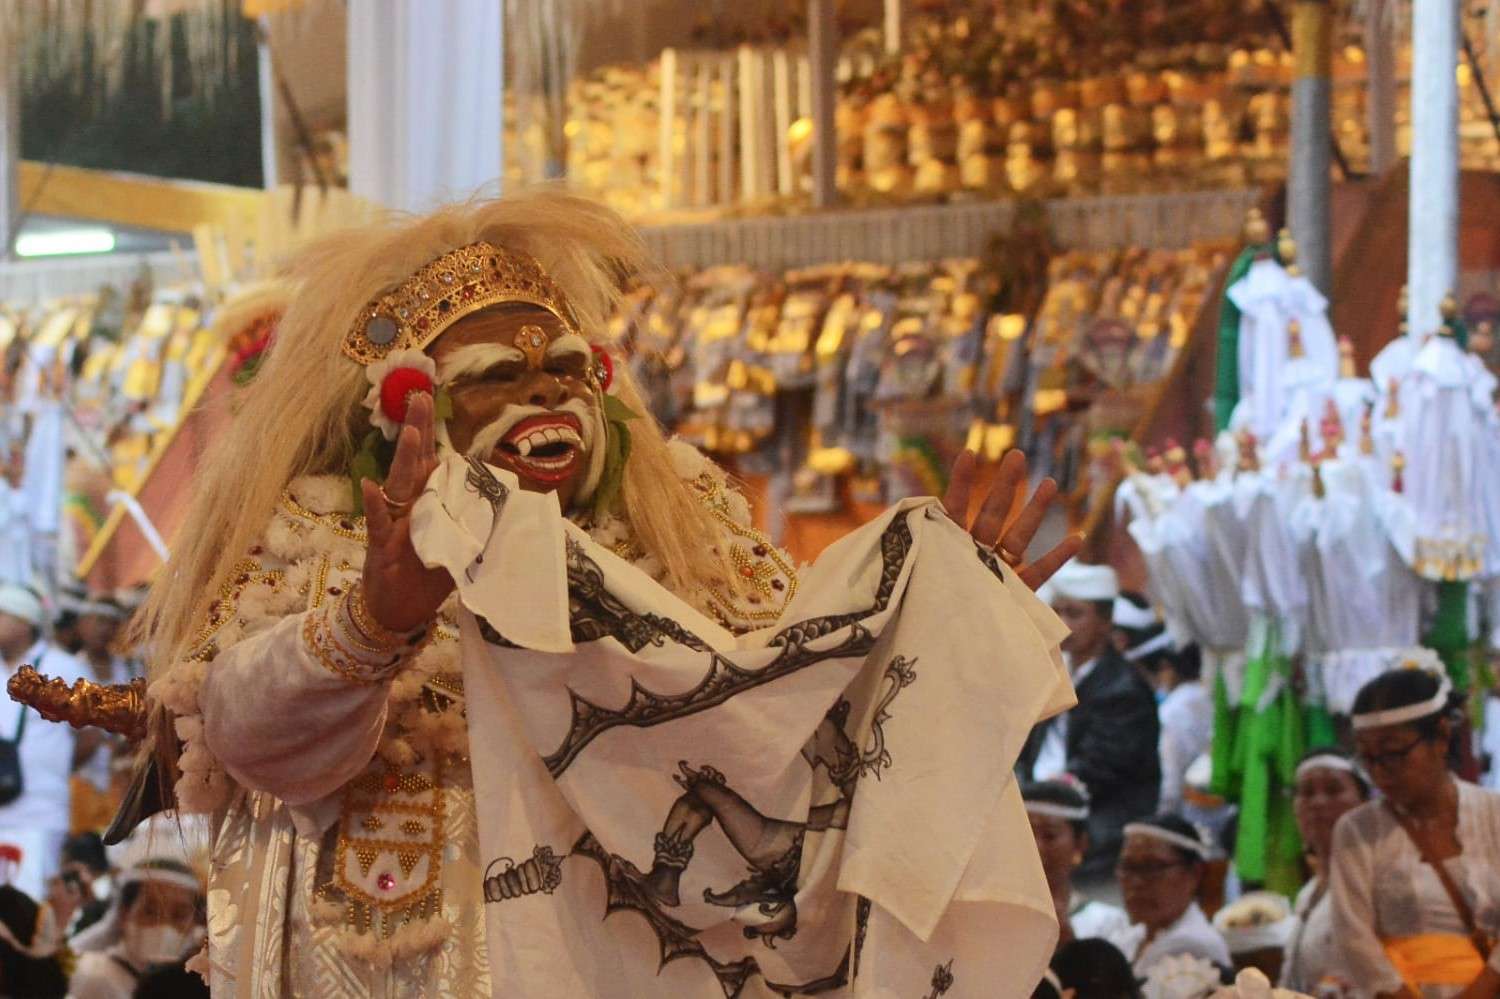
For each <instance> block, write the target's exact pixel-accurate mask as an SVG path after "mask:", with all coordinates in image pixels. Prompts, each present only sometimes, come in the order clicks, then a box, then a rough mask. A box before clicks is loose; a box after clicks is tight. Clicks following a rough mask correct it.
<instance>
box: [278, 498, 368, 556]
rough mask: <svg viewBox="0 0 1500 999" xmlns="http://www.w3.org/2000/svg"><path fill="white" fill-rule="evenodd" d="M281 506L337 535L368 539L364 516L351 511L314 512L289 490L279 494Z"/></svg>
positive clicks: (362, 541)
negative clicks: (357, 515) (358, 515)
mask: <svg viewBox="0 0 1500 999" xmlns="http://www.w3.org/2000/svg"><path fill="white" fill-rule="evenodd" d="M281 508H282V509H283V510H284V511H286V512H287V513H288V514H290V515H291V516H293V517H295V518H297V519H298V520H307V521H311V522H312V523H314V524H317V525H318V526H319V527H322V528H324V529H326V530H328V531H330V532H331V533H333V534H335V535H337V536H338V537H341V538H344V539H346V540H348V541H358V542H360V543H361V544H363V543H364V542H366V541H368V540H369V538H368V536H367V535H366V534H365V518H363V517H356V516H355V515H354V514H352V513H314V512H313V511H311V510H309V509H308V508H307V507H305V506H303V505H302V504H301V503H298V502H297V498H296V497H295V496H293V495H292V494H291V492H290V491H288V492H285V493H282V494H281Z"/></svg>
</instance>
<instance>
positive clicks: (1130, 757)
mask: <svg viewBox="0 0 1500 999" xmlns="http://www.w3.org/2000/svg"><path fill="white" fill-rule="evenodd" d="M1118 595H1119V582H1118V580H1117V579H1116V577H1115V572H1114V570H1113V569H1111V568H1110V567H1109V566H1107V565H1085V564H1083V563H1080V562H1069V563H1068V564H1067V565H1065V566H1063V567H1062V568H1061V569H1059V570H1058V572H1057V575H1055V576H1053V577H1052V579H1051V580H1050V581H1049V582H1048V583H1047V585H1046V586H1044V587H1043V588H1042V590H1041V591H1039V593H1038V596H1042V597H1044V599H1046V600H1047V601H1048V602H1049V603H1051V605H1052V609H1053V610H1054V611H1056V612H1057V615H1058V617H1060V618H1061V619H1062V622H1063V624H1065V625H1067V626H1068V628H1069V630H1070V633H1069V635H1068V637H1067V638H1065V639H1063V641H1062V654H1063V658H1064V659H1065V660H1066V661H1067V663H1068V668H1069V670H1070V672H1071V674H1072V679H1073V686H1074V689H1075V690H1076V692H1077V695H1078V704H1077V706H1076V707H1074V708H1073V709H1072V710H1070V711H1066V712H1064V713H1062V714H1060V715H1058V716H1057V717H1056V718H1052V719H1050V720H1049V721H1047V722H1044V723H1043V724H1041V725H1038V726H1037V727H1036V728H1034V729H1033V730H1032V732H1031V735H1030V736H1029V737H1028V739H1027V743H1026V747H1025V749H1024V750H1023V751H1022V753H1021V758H1020V760H1019V769H1020V773H1021V774H1022V776H1024V777H1027V778H1028V779H1030V780H1038V781H1040V780H1051V779H1053V778H1055V777H1058V776H1060V775H1062V774H1064V773H1068V774H1072V775H1073V776H1075V777H1077V778H1078V779H1079V780H1081V781H1082V782H1083V784H1084V786H1085V787H1086V788H1088V792H1089V799H1090V806H1089V845H1088V849H1087V850H1086V851H1085V853H1084V858H1083V865H1082V866H1081V867H1080V868H1079V870H1078V873H1077V876H1076V880H1078V882H1079V883H1080V885H1081V886H1082V887H1084V888H1085V890H1087V889H1088V888H1090V887H1092V886H1096V885H1101V884H1108V882H1109V880H1110V872H1111V871H1112V870H1113V869H1114V865H1115V859H1116V858H1117V857H1118V856H1119V853H1120V830H1121V828H1122V827H1123V826H1124V825H1125V823H1127V822H1131V821H1134V820H1135V819H1138V818H1141V817H1143V816H1147V815H1150V814H1151V813H1152V811H1154V810H1155V808H1156V797H1157V794H1158V793H1159V792H1160V790H1161V764H1160V761H1159V759H1158V757H1157V740H1158V735H1159V731H1160V723H1159V722H1158V720H1157V715H1156V699H1155V697H1154V696H1153V695H1152V693H1151V688H1150V687H1149V686H1148V685H1147V684H1146V681H1145V680H1144V679H1142V678H1141V676H1140V674H1139V673H1138V672H1137V671H1136V669H1135V668H1134V667H1133V666H1131V665H1130V664H1129V663H1127V662H1126V661H1125V660H1124V659H1123V658H1121V656H1120V654H1119V653H1118V652H1116V651H1115V649H1114V646H1113V645H1112V644H1111V637H1110V636H1111V632H1112V628H1113V626H1112V624H1111V620H1110V616H1111V613H1112V611H1113V609H1114V600H1115V597H1117V596H1118Z"/></svg>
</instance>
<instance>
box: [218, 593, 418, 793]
mask: <svg viewBox="0 0 1500 999" xmlns="http://www.w3.org/2000/svg"><path fill="white" fill-rule="evenodd" d="M344 608H345V602H344V601H338V602H335V603H330V604H327V605H325V606H323V607H322V608H319V609H315V610H310V611H305V612H303V613H301V614H293V615H290V616H288V617H285V618H282V619H281V620H280V621H279V622H277V623H276V624H275V625H274V626H273V627H271V628H269V629H267V630H265V631H262V632H259V633H258V634H255V635H253V636H250V637H247V638H244V639H242V640H240V641H239V642H237V643H235V644H234V645H232V646H230V647H229V648H227V649H225V650H224V651H223V652H221V653H220V654H219V655H218V656H216V657H215V658H214V660H213V662H212V663H211V664H210V666H209V668H208V671H207V674H206V676H205V679H204V682H203V688H202V690H201V691H200V693H199V703H200V705H201V707H202V709H203V732H204V737H205V739H206V740H207V743H208V748H209V750H210V751H211V752H212V753H213V755H214V756H215V757H216V758H217V759H218V760H219V762H220V763H221V764H222V765H223V767H224V769H225V770H226V771H227V772H228V773H229V775H230V776H231V777H233V778H234V779H235V780H236V781H238V782H239V783H240V784H242V785H244V786H245V787H249V788H253V789H255V790H259V791H268V792H270V793H271V794H274V795H276V797H278V798H280V799H282V800H283V801H285V802H287V803H288V804H290V805H306V804H311V803H313V802H316V801H318V800H320V799H322V798H324V797H326V796H327V795H329V794H332V793H333V792H334V791H337V790H338V789H339V788H341V787H343V786H344V784H346V783H347V782H348V781H349V780H350V779H351V778H353V777H355V776H356V775H357V774H358V773H359V772H360V771H361V770H362V769H364V767H365V765H366V764H368V763H369V762H370V759H371V757H372V756H373V755H374V753H375V748H376V745H377V744H378V742H379V740H380V733H381V729H382V727H383V726H384V723H385V714H386V700H387V697H388V694H389V688H390V679H391V677H392V676H393V675H394V674H395V672H396V670H397V669H399V667H400V666H401V665H402V664H404V663H405V662H407V661H408V660H409V659H410V657H411V655H412V654H413V653H414V652H415V651H416V648H417V647H418V646H417V645H409V646H406V647H402V648H399V649H396V650H392V651H388V652H385V653H379V654H376V653H373V652H371V651H369V650H367V649H366V648H363V647H361V646H360V645H359V644H358V641H357V638H354V636H355V635H357V634H358V633H355V632H352V631H351V629H350V627H349V622H348V614H347V612H346V611H345V609H344ZM351 639H353V640H351Z"/></svg>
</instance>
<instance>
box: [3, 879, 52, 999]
mask: <svg viewBox="0 0 1500 999" xmlns="http://www.w3.org/2000/svg"><path fill="white" fill-rule="evenodd" d="M61 949H62V934H61V932H60V931H59V930H58V928H57V924H56V922H55V920H54V919H53V916H52V912H51V910H50V909H49V908H48V907H47V906H45V905H38V904H37V903H36V902H35V901H33V900H32V899H31V898H30V897H28V896H27V895H26V894H25V893H24V892H22V891H20V890H19V889H16V888H13V887H11V886H10V885H0V995H5V996H15V997H17V999H56V997H60V996H63V995H65V994H66V993H67V991H68V979H67V975H66V974H65V973H64V972H63V967H62V962H61V960H60V959H59V957H60V955H59V952H60V951H61Z"/></svg>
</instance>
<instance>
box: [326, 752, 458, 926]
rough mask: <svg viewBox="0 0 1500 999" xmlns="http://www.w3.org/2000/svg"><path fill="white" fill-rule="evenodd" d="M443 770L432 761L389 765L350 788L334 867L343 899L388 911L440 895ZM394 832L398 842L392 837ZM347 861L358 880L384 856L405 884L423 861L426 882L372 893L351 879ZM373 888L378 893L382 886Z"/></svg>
mask: <svg viewBox="0 0 1500 999" xmlns="http://www.w3.org/2000/svg"><path fill="white" fill-rule="evenodd" d="M444 769H445V768H444V766H443V763H442V762H441V761H440V760H439V759H436V758H433V759H432V760H430V761H428V762H425V763H424V762H421V761H419V762H418V763H416V764H415V765H414V766H413V767H411V768H407V769H401V768H397V767H393V766H389V765H387V766H386V767H385V768H384V770H383V771H382V770H377V769H373V768H372V769H371V771H370V772H368V773H366V774H365V775H364V776H362V777H360V778H358V779H357V780H355V781H353V782H351V783H350V784H349V785H348V788H347V790H346V791H345V794H344V805H343V809H342V811H343V818H344V821H343V827H342V828H341V829H340V833H339V839H338V850H337V855H336V861H335V866H334V871H335V874H334V886H335V887H336V888H338V890H340V891H342V892H343V893H344V895H345V896H346V897H348V898H350V899H351V900H353V901H355V902H357V903H359V904H362V905H365V906H370V907H372V908H375V909H380V910H386V911H390V910H399V909H407V908H409V907H412V906H413V905H414V904H415V905H420V904H421V902H422V900H424V899H425V898H427V896H428V895H429V893H432V892H437V891H440V890H441V889H440V888H439V885H440V884H441V877H442V866H443V846H444V835H443V829H444V827H443V817H444V808H443V771H444ZM424 770H425V771H426V772H423V771H424ZM382 816H383V817H382ZM361 830H363V831H361ZM386 830H389V832H387V834H386V835H385V836H372V835H368V834H367V833H370V832H383V831H386ZM398 830H399V833H400V835H399V836H395V835H392V834H393V833H396V832H397V831H398ZM401 837H409V838H401ZM351 855H352V859H353V860H354V861H355V862H356V863H357V864H358V868H359V873H360V876H361V877H365V878H368V877H369V874H370V869H371V868H372V867H373V866H374V865H375V862H376V861H377V860H378V859H379V858H380V857H381V856H382V855H387V856H391V857H393V859H394V860H395V861H396V864H397V866H398V867H399V868H400V871H401V877H402V878H403V879H405V878H407V877H410V876H411V873H412V871H413V870H415V869H416V866H417V864H418V862H419V861H420V860H421V859H422V857H424V856H425V857H427V876H426V878H425V879H424V880H423V882H422V883H421V884H419V885H407V884H402V883H400V882H397V883H395V884H393V885H392V886H391V888H390V889H389V892H390V894H389V895H385V894H377V893H373V892H371V891H370V890H369V889H368V888H367V887H366V886H364V885H361V884H359V883H358V882H356V881H355V880H354V879H353V878H352V877H351V876H350V871H349V868H348V864H349V861H350V859H351ZM390 873H391V874H392V875H394V873H395V872H394V871H392V872H390ZM376 887H377V890H379V889H380V888H382V887H383V886H381V885H378V884H377V886H376Z"/></svg>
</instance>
